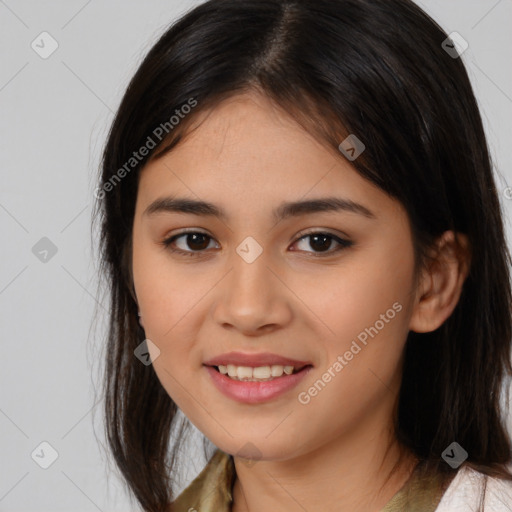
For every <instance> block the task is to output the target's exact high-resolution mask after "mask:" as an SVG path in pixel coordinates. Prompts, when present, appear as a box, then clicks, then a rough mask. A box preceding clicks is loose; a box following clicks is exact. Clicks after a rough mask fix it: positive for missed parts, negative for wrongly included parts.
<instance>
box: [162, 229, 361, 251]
mask: <svg viewBox="0 0 512 512" xmlns="http://www.w3.org/2000/svg"><path fill="white" fill-rule="evenodd" d="M184 237H185V241H184V243H183V244H182V245H183V246H184V247H181V248H180V247H179V246H178V243H177V241H178V240H180V239H182V238H184ZM307 238H309V239H310V241H309V244H308V245H309V247H310V248H312V249H314V251H313V254H314V255H315V256H323V254H322V253H327V254H332V253H334V252H338V251H340V250H342V249H345V248H347V247H350V246H351V245H353V243H352V242H351V241H349V240H346V239H343V238H340V237H338V236H336V235H334V234H331V233H325V232H322V231H319V232H314V233H308V234H303V235H302V236H301V237H300V238H298V239H297V240H296V242H295V243H301V242H304V241H305V240H306V239H307ZM208 240H210V241H212V240H213V238H212V237H210V236H209V235H207V234H206V233H202V232H201V231H188V232H185V233H181V234H178V235H173V236H171V237H170V238H168V239H166V240H164V241H163V242H162V244H163V245H164V247H166V248H168V249H169V250H170V251H171V252H174V253H180V254H183V255H187V256H195V255H199V254H200V253H202V252H204V250H205V249H207V248H208V247H209V245H210V244H209V242H208ZM333 241H334V242H335V243H336V244H338V247H337V248H336V249H335V250H329V248H330V247H331V246H332V242H333ZM175 242H176V246H178V248H176V247H174V244H175ZM187 246H188V248H190V249H192V250H187ZM305 252H309V251H307V250H306V251H305ZM197 253H199V254H197Z"/></svg>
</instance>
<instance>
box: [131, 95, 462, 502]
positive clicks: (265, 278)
mask: <svg viewBox="0 0 512 512" xmlns="http://www.w3.org/2000/svg"><path fill="white" fill-rule="evenodd" d="M194 126H196V128H197V129H196V130H194V131H193V132H192V133H190V134H189V136H188V137H187V138H186V139H185V141H184V142H182V143H180V144H179V145H178V146H177V147H176V148H175V149H173V150H172V151H171V152H170V153H168V154H166V155H165V156H163V157H161V158H159V159H155V160H151V161H150V162H149V163H148V164H147V165H146V167H145V168H144V169H143V171H142V173H141V176H140V182H139V189H138V196H137V203H136V211H135V219H134V224H133V261H132V263H133V279H134V287H135V291H136V296H137V301H138V305H139V309H140V311H141V317H142V319H143V325H144V328H145V332H146V337H147V338H148V339H150V340H151V341H152V342H153V343H154V344H155V345H156V346H157V347H158V348H159V350H160V354H159V356H158V357H155V353H153V354H152V355H153V356H154V357H155V359H154V363H153V364H154V369H155V372H156V374H157V376H158V378H159V379H160V381H161V383H162V385H163V387H164V388H165V390H166V391H167V392H168V394H169V395H170V396H171V397H172V399H173V400H174V401H175V402H176V403H177V405H178V406H179V407H180V408H181V410H182V411H183V412H184V413H185V415H186V416H187V417H188V418H189V419H190V421H191V422H192V423H193V424H194V425H195V426H196V427H197V428H198V429H199V430H200V431H201V432H203V433H204V434H205V435H206V436H207V437H208V438H209V439H210V440H211V441H212V442H213V443H214V444H215V445H216V446H218V447H219V448H221V449H222V450H223V451H225V452H227V453H230V454H232V455H233V456H234V460H235V467H236V473H237V479H236V482H235V486H234V504H233V511H235V512H242V511H256V510H274V511H277V512H280V511H283V512H284V511H286V512H290V511H303V510H304V509H306V510H317V509H318V505H319V504H321V505H322V509H323V510H358V511H368V512H370V511H378V510H380V509H381V508H382V507H383V506H384V505H385V504H386V503H387V502H388V501H389V500H390V499H391V497H392V496H393V495H394V494H395V493H396V492H397V491H398V490H399V488H400V487H401V486H402V485H403V484H404V482H405V481H406V480H407V478H408V477H409V475H410V473H411V471H412V469H413V467H414V465H415V463H416V462H417V460H416V459H415V457H414V456H413V455H412V454H411V453H409V452H407V451H404V450H401V449H400V447H399V446H398V445H397V443H396V441H395V439H394V436H393V434H392V430H391V424H392V417H393V410H394V407H395V405H396V401H397V394H398V391H399V386H400V380H401V372H402V354H403V349H404V344H405V341H406V337H407V333H408V332H409V330H411V329H412V330H415V331H417V332H426V331H431V330H434V329H436V328H437V327H438V326H439V325H441V324H442V323H443V321H444V320H445V319H446V318H447V317H448V316H449V315H450V314H451V312H452V311H453V308H454V307H455V305H456V303H457V300H458V298H459V295H460V290H461V287H462V283H463V281H464V278H465V276H466V274H467V264H466V263H465V260H464V258H463V257H462V256H460V254H459V252H457V251H456V247H457V246H456V244H455V240H454V236H453V233H451V232H447V233H445V236H444V237H442V238H441V239H440V240H439V244H438V249H439V254H438V257H437V259H436V260H434V261H433V263H432V264H431V265H430V266H429V267H428V268H427V269H425V270H424V271H423V273H422V274H421V276H420V278H419V279H418V281H415V279H414V253H413V242H412V237H411V228H410V224H409V220H408V216H407V214H406V212H405V210H404V209H403V207H402V206H401V205H400V204H399V203H398V202H396V201H395V200H393V199H392V198H390V197H389V196H387V195H386V194H385V193H384V192H383V191H382V190H380V189H378V188H377V187H375V186H374V185H373V184H371V183H370V182H368V181H366V180H364V179H363V178H362V177H361V176H360V175H359V174H357V173H356V172H355V170H354V169H353V167H352V166H351V164H350V162H349V161H348V160H346V159H345V158H344V157H343V156H342V155H341V154H340V153H338V154H336V153H335V152H334V151H332V150H329V149H327V148H326V147H324V146H322V145H321V144H320V143H319V142H318V141H316V140H315V139H314V138H313V137H312V136H311V135H309V134H308V133H307V132H305V131H304V130H303V129H302V128H301V127H299V126H298V125H297V124H295V123H294V121H293V120H291V119H290V118H289V117H288V116H287V115H286V114H285V113H283V112H282V111H280V110H279V109H277V108H276V107H274V106H272V105H271V104H270V103H269V101H268V100H267V99H266V98H264V97H262V96H259V95H257V94H256V93H245V94H243V95H239V96H235V97H233V98H231V99H229V100H226V101H224V102H223V103H222V104H221V105H219V106H217V107H216V108H215V109H214V110H212V111H210V112H208V115H206V114H205V113H201V114H198V115H197V120H196V124H195V125H194ZM171 195H174V196H176V197H183V196H186V197H192V198H194V199H201V200H205V201H209V202H212V203H214V204H216V205H219V206H221V207H222V208H224V209H225V210H226V212H227V214H228V215H229V217H228V219H227V220H225V221H223V220H220V219H218V218H215V217H208V216H199V215H192V214H189V213H187V214H184V213H175V212H160V213H157V214H154V215H145V214H144V211H145V209H146V208H147V207H148V205H149V204H150V203H151V202H152V201H154V200H155V199H158V198H161V197H165V196H171ZM326 196H336V197H342V198H344V199H349V200H351V201H354V202H356V203H359V204H361V205H363V206H365V207H366V208H367V209H369V210H371V212H372V213H373V214H374V218H367V217H365V216H364V215H361V214H359V213H355V212H348V211H335V212H320V213H309V214H307V215H303V216H300V217H292V218H289V219H285V220H282V221H280V222H278V223H276V222H275V221H274V220H273V219H272V217H271V215H270V212H271V211H272V209H273V208H275V207H276V206H278V205H279V204H280V203H281V202H282V201H285V200H286V201H293V200H304V199H314V198H320V197H326ZM189 228H191V230H192V231H194V230H196V231H199V232H204V233H207V235H208V236H209V237H210V238H206V239H203V241H204V244H203V246H202V247H204V248H203V249H202V253H201V254H199V255H198V251H197V247H198V244H197V242H196V245H194V243H193V241H192V242H191V240H190V237H188V243H187V237H186V236H183V237H181V238H179V239H178V240H176V241H175V242H174V247H175V248H180V249H182V250H183V251H188V252H189V253H194V250H196V252H195V253H194V254H193V255H192V256H187V255H179V254H175V253H172V252H171V251H170V249H169V248H165V247H164V246H163V245H162V241H163V240H165V239H166V238H169V237H170V236H171V235H173V234H178V233H179V232H180V231H182V230H183V229H189ZM305 230H307V231H315V232H318V233H327V234H332V235H334V236H339V237H340V238H342V239H348V240H350V241H351V242H352V244H353V245H351V246H350V247H345V248H343V247H341V250H339V251H337V250H336V249H337V248H339V247H340V246H339V245H338V243H337V242H336V241H335V239H327V242H326V246H327V253H326V252H321V251H319V249H318V247H319V245H321V242H320V244H318V243H317V244H316V245H315V244H314V242H313V241H312V239H311V237H306V238H302V239H301V236H304V235H301V236H299V233H302V232H304V231H305ZM248 236H251V237H253V238H254V239H255V240H256V241H257V242H258V243H259V244H260V246H261V247H262V249H263V252H262V254H261V255H260V256H259V257H258V258H257V259H256V260H255V261H254V262H252V263H250V264H249V263H247V262H246V261H245V260H244V259H242V258H241V257H240V256H239V255H238V254H237V252H236V248H237V246H238V245H239V244H240V243H241V242H242V241H243V240H244V239H245V238H246V237H248ZM463 241H464V240H463ZM311 244H313V245H311ZM199 245H200V244H199ZM315 254H320V256H317V257H315ZM394 303H399V304H400V305H401V306H402V309H401V311H400V312H399V313H397V314H396V316H395V317H394V318H393V319H392V320H390V321H389V322H387V323H385V326H384V328H382V329H381V330H380V331H379V333H378V335H376V336H375V337H373V338H369V340H368V343H367V345H366V346H363V348H362V350H361V351H360V352H359V353H357V355H354V357H353V359H352V360H351V361H349V362H348V364H347V365H346V366H344V368H343V369H342V370H341V371H339V372H335V375H336V376H335V377H333V378H332V379H331V381H330V382H329V383H328V384H327V385H326V386H325V387H324V388H323V389H322V390H321V392H319V393H318V394H317V395H316V396H314V397H313V398H311V400H310V401H309V403H307V404H303V403H300V402H299V400H298V394H299V393H300V392H304V391H307V390H308V389H309V388H310V387H311V386H312V385H313V383H314V382H315V381H317V380H318V379H321V378H322V374H324V373H325V372H326V371H327V369H328V368H329V367H332V366H333V363H335V361H336V360H337V357H338V356H339V355H343V354H344V353H345V352H346V351H347V350H349V348H350V346H351V343H352V341H353V340H354V339H356V337H357V335H358V334H359V333H361V332H362V331H364V329H365V328H368V327H370V326H374V325H375V323H376V321H377V320H379V319H380V318H381V316H380V315H381V314H384V313H385V312H386V311H387V310H389V309H390V308H392V305H393V304H394ZM231 351H242V352H247V353H258V352H272V353H276V354H279V355H283V356H287V357H291V358H294V359H299V360H305V361H311V363H312V364H313V369H312V371H311V372H310V373H309V374H308V375H307V376H306V378H305V379H304V380H303V381H302V382H300V383H299V385H298V386H297V387H296V388H294V389H292V390H291V391H288V392H287V393H285V394H284V395H281V396H279V397H277V398H275V399H273V400H271V401H269V402H266V403H263V404H252V405H249V404H242V403H239V402H235V401H233V400H231V399H230V398H227V397H226V396H224V395H223V394H222V393H220V392H219V391H218V390H217V388H216V387H215V386H214V385H213V384H212V382H211V378H210V376H209V374H208V373H207V371H206V370H205V368H204V367H203V363H204V362H205V361H206V360H208V359H210V358H212V357H214V356H217V355H220V354H223V353H227V352H231ZM248 443H250V445H248ZM388 445H389V446H390V448H389V450H388V451H387V452H386V448H387V447H388ZM249 446H250V447H252V448H249ZM254 453H257V458H258V460H257V461H252V462H251V461H248V460H247V458H250V457H251V456H254ZM400 453H402V455H403V458H402V463H401V464H400V468H399V471H398V472H397V473H395V474H394V475H393V476H392V478H391V479H390V480H389V481H388V482H386V484H385V485H384V483H385V480H386V476H387V475H388V473H389V471H390V470H391V467H392V466H393V464H394V463H395V462H396V460H397V458H398V456H399V455H400ZM383 485H384V486H383ZM381 488H382V489H381Z"/></svg>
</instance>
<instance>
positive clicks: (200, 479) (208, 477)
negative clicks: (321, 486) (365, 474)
mask: <svg viewBox="0 0 512 512" xmlns="http://www.w3.org/2000/svg"><path fill="white" fill-rule="evenodd" d="M419 467H420V464H418V465H417V466H416V468H415V470H414V471H413V473H412V474H411V477H410V478H409V479H408V480H407V482H406V483H405V484H404V485H403V487H402V488H401V489H400V490H399V491H398V492H397V493H396V494H395V495H394V496H393V498H391V500H390V501H389V502H388V503H387V504H386V506H385V507H384V508H383V509H381V511H380V512H403V511H407V512H434V511H435V510H436V508H437V505H438V504H439V502H440V501H441V498H442V497H443V494H444V491H445V490H446V488H447V487H448V484H449V482H450V481H451V479H452V478H453V476H454V475H453V474H452V475H450V476H449V477H445V478H442V477H440V476H438V477H435V478H433V479H425V478H420V477H419ZM235 479H236V472H235V465H234V462H233V457H232V456H230V455H228V454H226V453H224V452H223V451H221V450H219V449H217V450H216V452H215V453H214V454H213V457H212V458H211V459H210V461H209V462H208V464H207V465H206V466H205V468H204V469H203V470H202V471H201V473H199V475H198V476H197V477H196V478H195V480H193V481H192V483H191V484H190V485H189V486H188V487H187V488H186V489H185V490H184V491H183V492H182V493H181V494H180V495H179V496H178V498H177V499H176V500H175V501H174V502H173V508H172V511H173V512H194V511H197V512H231V506H232V502H233V495H232V491H233V485H234V483H235Z"/></svg>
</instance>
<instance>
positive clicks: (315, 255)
mask: <svg viewBox="0 0 512 512" xmlns="http://www.w3.org/2000/svg"><path fill="white" fill-rule="evenodd" d="M190 234H197V235H204V236H205V237H207V238H209V239H210V240H213V237H211V236H210V235H208V234H207V233H204V232H202V231H192V230H191V231H182V232H181V233H178V234H176V235H172V236H171V237H169V238H167V239H165V240H164V241H163V242H162V245H163V246H164V247H165V248H166V249H168V250H169V251H170V252H172V253H177V254H180V255H183V256H192V257H198V256H202V255H203V254H204V252H205V250H204V249H203V250H201V251H183V250H182V249H176V248H174V247H171V244H172V243H173V242H174V241H175V240H177V239H178V238H181V237H183V236H185V235H190ZM313 235H326V236H327V237H328V238H331V239H333V240H335V241H336V242H337V243H338V244H339V246H338V248H337V249H335V250H334V251H330V250H329V251H325V252H309V251H305V252H309V253H310V254H311V255H312V257H313V258H325V257H328V256H331V255H332V254H334V253H338V252H340V251H342V250H343V249H347V248H348V247H351V246H352V245H353V242H351V241H350V240H345V239H343V238H340V237H339V236H336V235H334V234H333V233H329V232H328V231H309V232H305V233H299V238H297V240H296V241H295V242H294V243H297V242H300V241H301V240H303V239H304V238H308V237H310V236H313ZM208 245H209V244H208ZM299 252H301V251H299Z"/></svg>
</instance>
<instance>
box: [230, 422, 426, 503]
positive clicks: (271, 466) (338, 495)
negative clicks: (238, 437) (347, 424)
mask: <svg viewBox="0 0 512 512" xmlns="http://www.w3.org/2000/svg"><path fill="white" fill-rule="evenodd" d="M388 447H389V449H388ZM234 461H235V469H236V474H237V476H236V480H235V483H234V487H233V506H232V511H233V512H258V511H260V510H273V511H274V512H304V510H318V509H319V508H321V509H322V510H325V511H331V510H332V511H334V510H336V511H340V510H341V511H344V510H347V511H348V510H350V511H353V510H357V511H359V512H378V511H380V510H381V509H382V508H383V507H384V506H385V505H386V503H387V502H388V501H389V500H390V499H391V498H392V497H393V496H394V495H395V494H396V492H398V490H399V489H400V488H401V487H402V486H403V485H404V484H405V482H406V481H407V479H408V478H409V477H410V475H411V473H412V471H413V470H414V468H415V466H416V464H417V463H418V459H417V458H416V457H415V456H414V455H413V454H412V453H410V452H408V451H406V450H404V449H401V448H400V446H399V445H398V443H397V442H396V440H394V438H393V437H391V436H390V434H389V431H388V430H387V429H384V430H381V431H376V430H375V429H373V430H372V429H371V428H370V429H363V428H361V427H359V428H357V427H356V428H355V429H354V432H352V433H351V434H350V435H348V434H344V435H342V436H339V437H338V438H336V439H334V440H333V441H332V442H330V443H328V444H325V445H323V446H321V447H319V448H317V449H316V450H312V451H308V452H307V453H303V454H301V455H298V456H296V457H293V458H291V459H287V460H260V461H257V462H256V463H255V464H254V465H252V466H251V465H247V464H244V461H242V460H241V459H238V458H236V457H235V459H234ZM397 462H398V469H397V471H396V472H394V473H393V474H392V475H391V476H390V477H389V479H388V476H389V475H390V473H391V471H392V469H393V467H394V466H395V464H396V463H397Z"/></svg>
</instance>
